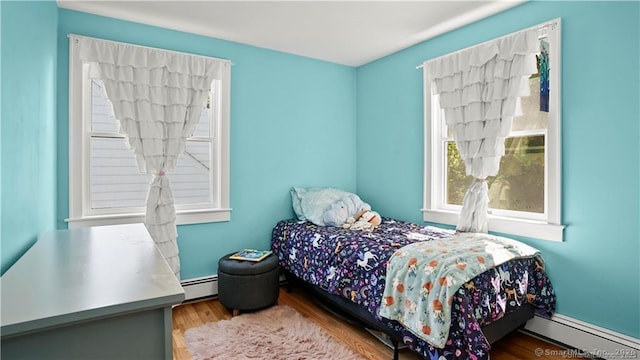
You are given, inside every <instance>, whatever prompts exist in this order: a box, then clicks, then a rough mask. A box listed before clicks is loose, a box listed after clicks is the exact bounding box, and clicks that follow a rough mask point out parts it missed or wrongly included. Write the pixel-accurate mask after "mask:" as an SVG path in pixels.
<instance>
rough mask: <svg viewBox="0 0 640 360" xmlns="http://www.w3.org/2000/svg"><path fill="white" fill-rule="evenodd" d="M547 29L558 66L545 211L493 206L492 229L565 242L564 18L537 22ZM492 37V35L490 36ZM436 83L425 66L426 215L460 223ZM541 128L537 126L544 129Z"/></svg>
mask: <svg viewBox="0 0 640 360" xmlns="http://www.w3.org/2000/svg"><path fill="white" fill-rule="evenodd" d="M537 27H538V28H539V29H540V30H541V31H547V37H548V38H549V65H550V69H553V70H552V71H554V73H553V76H551V77H550V79H549V81H550V88H551V89H555V91H552V92H551V94H550V96H549V118H548V122H547V129H546V131H545V132H544V133H545V195H544V196H545V211H544V214H539V213H529V212H520V211H511V210H500V209H490V210H489V214H488V222H489V231H492V232H499V233H505V234H510V235H519V236H526V237H530V238H536V239H543V240H550V241H563V230H564V225H562V224H561V205H562V204H561V203H562V197H561V175H562V166H561V149H562V148H561V132H560V130H561V126H560V120H561V101H560V100H561V82H562V81H561V78H562V69H561V62H562V54H561V21H560V19H554V20H551V21H548V22H545V23H543V24H540V25H537ZM491 41H493V40H491ZM431 87H432V82H431V79H429V76H428V74H427V72H426V71H423V94H424V139H425V141H424V161H425V164H424V189H423V196H424V199H423V209H422V213H423V220H424V221H428V222H432V223H441V224H448V225H456V224H457V222H458V217H459V213H460V209H461V208H462V207H461V206H459V205H451V204H446V203H445V202H444V199H443V197H444V190H445V186H446V178H445V176H446V171H445V169H444V166H445V162H446V160H445V154H446V149H445V144H446V141H445V139H446V138H447V134H446V132H445V131H446V130H445V129H446V127H445V124H444V122H443V121H441V120H442V117H441V110H440V107H439V106H432V105H434V104H435V105H437V95H433V93H432V88H431ZM540 132H542V131H536V133H540ZM528 133H529V131H514V132H511V133H510V137H512V136H518V135H529V134H528Z"/></svg>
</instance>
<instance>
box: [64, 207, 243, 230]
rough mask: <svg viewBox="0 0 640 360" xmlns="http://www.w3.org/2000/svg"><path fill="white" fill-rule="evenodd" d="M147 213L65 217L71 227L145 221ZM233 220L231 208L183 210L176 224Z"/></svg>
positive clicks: (178, 213)
mask: <svg viewBox="0 0 640 360" xmlns="http://www.w3.org/2000/svg"><path fill="white" fill-rule="evenodd" d="M144 220H145V214H142V213H137V214H115V215H92V216H84V217H81V218H73V219H71V218H70V219H65V221H66V222H67V223H68V224H69V229H73V228H81V227H89V226H103V225H118V224H133V223H144ZM229 220H231V209H212V210H183V211H178V212H177V213H176V225H188V224H202V223H211V222H222V221H229Z"/></svg>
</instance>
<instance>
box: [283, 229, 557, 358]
mask: <svg viewBox="0 0 640 360" xmlns="http://www.w3.org/2000/svg"><path fill="white" fill-rule="evenodd" d="M453 236H454V232H453V231H450V230H444V229H439V228H436V227H429V226H421V225H417V224H413V223H407V222H402V221H397V220H393V219H389V218H383V221H382V224H381V225H380V226H379V227H378V228H377V229H376V230H374V231H373V232H362V231H354V230H347V229H342V228H338V227H320V226H316V225H314V224H312V223H310V222H297V221H294V220H285V221H281V222H279V223H278V224H277V225H276V226H275V227H274V229H273V236H272V249H273V250H274V253H275V254H276V255H277V256H278V259H279V262H280V266H282V267H283V268H284V269H285V270H287V271H289V272H291V273H292V274H293V275H295V276H296V277H298V278H300V279H302V280H304V281H306V282H309V283H311V284H314V285H316V286H319V287H320V288H322V289H324V290H325V291H327V292H329V293H332V294H337V295H341V296H343V297H345V298H347V299H350V300H351V301H352V302H354V303H356V304H359V305H361V306H363V307H365V308H366V309H367V310H368V311H369V312H370V313H371V314H373V315H374V316H375V317H376V318H377V319H379V320H380V321H381V322H382V323H384V324H386V325H387V326H389V327H390V328H392V329H394V330H395V331H397V332H399V333H401V334H403V342H404V343H405V344H406V345H407V346H408V347H409V348H410V349H412V350H413V351H416V352H418V353H419V354H420V355H422V356H423V357H424V358H426V359H443V358H444V359H489V349H490V345H489V343H488V341H487V340H486V338H485V337H484V335H483V333H482V331H481V327H482V326H485V325H488V324H490V323H491V322H493V321H495V320H498V319H500V318H501V317H502V316H504V314H505V313H509V312H512V311H514V310H516V309H517V308H518V307H520V306H521V304H523V303H525V302H529V303H531V304H532V305H533V306H534V307H535V308H536V309H537V312H538V313H540V314H542V315H545V316H550V315H551V314H552V313H553V311H554V310H555V293H554V291H553V288H552V286H551V283H550V281H549V279H548V278H547V276H546V274H545V272H544V269H543V266H542V265H541V263H539V262H536V260H535V258H533V257H530V258H524V259H518V260H510V261H507V262H505V263H503V264H501V265H499V266H497V267H495V268H492V269H488V270H486V271H485V272H483V273H481V274H480V275H478V276H476V277H474V278H473V280H471V281H469V282H466V283H464V284H462V286H460V287H459V288H458V289H457V290H456V291H455V292H454V294H453V295H452V297H451V305H452V307H451V317H450V322H451V325H450V327H449V336H448V338H447V340H446V341H445V344H444V347H442V348H437V347H434V346H432V345H430V344H429V343H427V342H426V341H424V340H423V339H421V338H419V337H417V336H416V335H415V334H414V333H413V332H411V331H410V330H408V329H407V328H406V327H404V326H403V325H401V324H400V323H398V322H397V321H394V320H389V319H385V318H381V317H380V316H379V310H380V305H381V303H382V299H383V293H384V289H385V283H386V281H387V278H386V276H387V273H386V271H387V264H388V262H389V259H390V258H391V256H392V255H393V254H394V253H395V252H396V251H397V250H399V249H401V248H403V247H404V246H406V245H409V244H412V243H415V242H419V241H430V240H438V241H446V240H447V239H451V238H452V237H453ZM525 274H526V275H525ZM525 276H526V277H527V280H528V281H527V285H526V288H527V290H526V292H522V291H518V286H520V285H519V284H523V283H524V281H525V280H524V279H525ZM509 294H513V295H509Z"/></svg>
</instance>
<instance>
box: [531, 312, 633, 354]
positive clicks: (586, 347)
mask: <svg viewBox="0 0 640 360" xmlns="http://www.w3.org/2000/svg"><path fill="white" fill-rule="evenodd" d="M525 330H527V331H530V332H532V333H534V334H538V335H541V336H543V337H545V338H548V339H551V340H554V341H557V342H559V343H562V344H565V345H567V346H569V347H571V348H574V349H578V350H581V351H583V352H585V353H589V354H591V355H593V356H595V357H598V358H602V359H623V358H637V357H640V339H637V338H634V337H631V336H627V335H624V334H620V333H618V332H615V331H611V330H609V329H605V328H602V327H599V326H596V325H593V324H589V323H586V322H584V321H580V320H577V319H573V318H570V317H568V316H565V315H561V314H556V315H553V316H552V317H551V319H547V318H544V317H541V316H535V317H534V318H533V319H531V320H529V322H527V325H526V326H525ZM634 354H635V357H634V356H633V355H634Z"/></svg>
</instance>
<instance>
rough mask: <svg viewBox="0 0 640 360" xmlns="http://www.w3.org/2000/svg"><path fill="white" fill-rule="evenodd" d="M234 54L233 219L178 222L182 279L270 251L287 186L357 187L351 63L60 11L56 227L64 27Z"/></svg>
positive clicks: (63, 146)
mask: <svg viewBox="0 0 640 360" xmlns="http://www.w3.org/2000/svg"><path fill="white" fill-rule="evenodd" d="M69 33H74V34H79V35H85V36H91V37H97V38H102V39H108V40H115V41H122V42H128V43H133V44H140V45H145V46H152V47H159V48H164V49H170V50H175V51H182V52H188V53H194V54H200V55H206V56H214V57H219V58H226V59H230V60H231V61H232V62H233V64H234V66H233V68H232V70H231V207H232V208H233V211H232V213H231V221H230V222H222V223H210V224H199V225H185V226H178V234H179V237H178V246H179V248H180V259H181V262H182V264H181V265H182V272H181V275H182V278H184V279H188V278H194V277H199V276H205V275H211V274H215V273H216V272H217V261H218V259H219V258H220V257H221V256H223V255H225V254H226V253H229V252H232V251H236V250H237V249H242V248H245V247H249V248H269V247H270V244H271V230H272V228H273V226H274V225H275V224H276V222H277V221H278V220H280V219H283V218H291V217H292V216H293V211H292V210H291V200H290V197H289V188H290V187H291V186H327V185H331V186H336V187H340V188H344V189H346V190H352V191H355V187H356V177H355V166H356V145H355V141H354V139H355V138H356V133H355V131H356V123H355V122H356V113H355V103H356V101H355V99H356V98H355V96H356V94H355V73H356V71H355V69H354V68H351V67H347V66H341V65H336V64H332V63H328V62H323V61H318V60H313V59H309V58H304V57H300V56H295V55H289V54H284V53H281V52H276V51H271V50H265V49H261V48H256V47H253V46H249V45H243V44H238V43H233V42H229V41H223V40H218V39H213V38H210V37H204V36H198V35H193V34H188V33H184V32H179V31H173V30H167V29H163V28H158V27H153V26H146V25H141V24H137V23H132V22H127V21H120V20H115V19H111V18H106V17H101V16H95V15H90V14H86V13H81V12H76V11H70V10H65V9H60V10H59V28H58V180H59V181H58V188H57V191H58V227H59V228H64V227H65V226H66V225H65V223H64V222H63V220H64V219H65V218H66V217H68V213H69V210H68V209H69V201H68V194H69V191H68V188H69V182H68V181H69V179H68V173H69V168H68V163H69V154H68V147H67V146H68V132H69V127H68V120H67V119H68V83H69V81H68V79H69V72H68V67H69V45H68V39H67V34H69Z"/></svg>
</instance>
